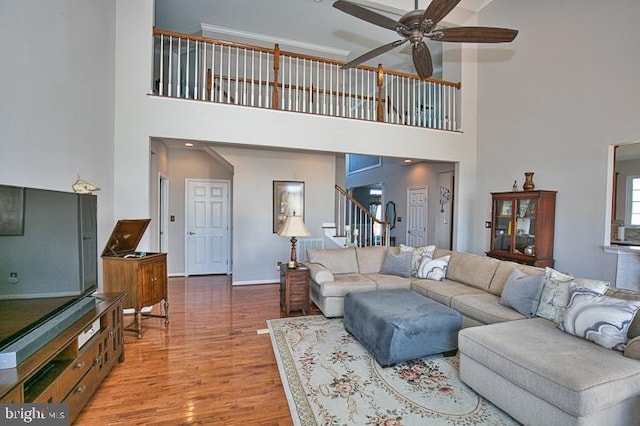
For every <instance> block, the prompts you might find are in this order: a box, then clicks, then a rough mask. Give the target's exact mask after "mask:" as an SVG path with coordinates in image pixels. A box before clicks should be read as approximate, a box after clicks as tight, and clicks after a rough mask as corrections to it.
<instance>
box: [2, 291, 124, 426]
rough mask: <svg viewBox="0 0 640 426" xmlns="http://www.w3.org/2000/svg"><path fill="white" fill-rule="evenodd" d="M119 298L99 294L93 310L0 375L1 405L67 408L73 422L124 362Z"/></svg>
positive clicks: (120, 302) (120, 295) (122, 297)
mask: <svg viewBox="0 0 640 426" xmlns="http://www.w3.org/2000/svg"><path fill="white" fill-rule="evenodd" d="M123 300H124V294H122V293H116V294H98V295H96V297H95V303H96V304H95V308H91V310H90V311H89V312H87V313H86V314H85V315H83V316H82V318H80V319H79V320H78V321H76V322H74V323H73V324H72V325H71V326H69V327H67V328H66V329H65V330H63V331H62V332H61V333H60V334H58V335H57V336H56V337H54V338H53V339H52V340H51V341H49V342H48V343H46V344H45V345H44V346H43V347H42V348H41V349H39V350H38V351H36V352H35V353H34V354H33V355H31V356H30V357H29V358H27V359H26V360H24V361H23V362H22V363H20V364H19V365H18V366H17V367H16V368H11V369H5V370H0V402H3V403H60V402H64V403H67V404H68V409H69V412H68V420H69V422H70V423H72V422H73V421H74V420H75V418H76V417H77V416H78V414H79V413H80V411H82V408H83V407H84V406H85V405H86V403H87V402H88V401H89V399H90V398H91V396H92V395H93V393H94V392H95V390H96V389H97V388H98V386H99V385H100V383H101V382H102V380H103V379H104V378H105V377H106V376H107V374H108V373H109V372H110V371H111V369H112V368H113V366H114V365H115V364H116V363H118V362H122V361H124V336H123V325H122V309H123V307H122V303H123Z"/></svg>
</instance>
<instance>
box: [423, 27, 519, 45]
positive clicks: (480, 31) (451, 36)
mask: <svg viewBox="0 0 640 426" xmlns="http://www.w3.org/2000/svg"><path fill="white" fill-rule="evenodd" d="M517 35H518V30H512V29H509V28H494V27H454V28H443V29H441V30H437V31H434V32H432V33H430V34H426V35H425V37H428V38H430V39H432V40H438V41H453V42H458V43H508V42H510V41H513V39H514V38H516V36H517Z"/></svg>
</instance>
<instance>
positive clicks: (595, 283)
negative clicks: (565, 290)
mask: <svg viewBox="0 0 640 426" xmlns="http://www.w3.org/2000/svg"><path fill="white" fill-rule="evenodd" d="M610 285H611V283H610V282H609V281H601V280H592V279H589V278H574V279H573V280H572V281H571V283H570V287H571V288H573V287H585V288H588V289H589V290H593V291H595V292H596V293H598V294H605V293H606V292H607V290H608V289H609V286H610Z"/></svg>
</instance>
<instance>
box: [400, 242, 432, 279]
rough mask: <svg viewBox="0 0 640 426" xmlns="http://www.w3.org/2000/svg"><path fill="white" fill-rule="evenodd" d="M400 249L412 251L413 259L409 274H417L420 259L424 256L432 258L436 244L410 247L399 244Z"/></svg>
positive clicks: (415, 275) (413, 275) (414, 275)
mask: <svg viewBox="0 0 640 426" xmlns="http://www.w3.org/2000/svg"><path fill="white" fill-rule="evenodd" d="M400 251H410V252H411V253H413V261H412V264H411V276H412V277H417V276H418V267H420V261H421V260H422V258H423V257H424V256H429V257H431V258H433V253H434V252H435V251H436V246H434V245H431V246H424V247H411V246H405V245H404V244H400Z"/></svg>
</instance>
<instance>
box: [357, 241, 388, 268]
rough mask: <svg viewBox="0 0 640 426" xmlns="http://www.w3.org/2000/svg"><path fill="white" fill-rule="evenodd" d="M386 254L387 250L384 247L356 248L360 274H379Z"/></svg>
mask: <svg viewBox="0 0 640 426" xmlns="http://www.w3.org/2000/svg"><path fill="white" fill-rule="evenodd" d="M386 254H387V250H386V248H385V247H384V246H374V247H356V258H357V259H358V271H359V272H360V273H361V274H373V273H377V272H380V269H381V268H382V263H383V262H384V258H385V256H386Z"/></svg>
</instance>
